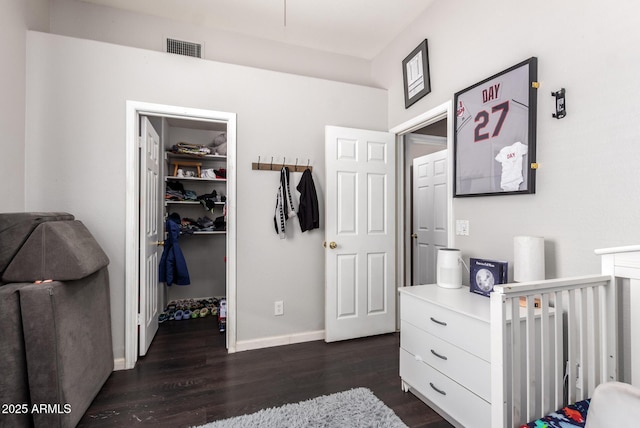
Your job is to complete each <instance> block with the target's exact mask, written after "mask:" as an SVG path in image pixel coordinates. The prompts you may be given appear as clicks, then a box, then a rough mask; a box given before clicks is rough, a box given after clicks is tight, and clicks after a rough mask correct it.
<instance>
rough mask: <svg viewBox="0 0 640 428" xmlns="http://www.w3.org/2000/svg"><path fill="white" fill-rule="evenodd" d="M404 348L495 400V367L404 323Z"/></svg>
mask: <svg viewBox="0 0 640 428" xmlns="http://www.w3.org/2000/svg"><path fill="white" fill-rule="evenodd" d="M400 331H401V333H400V346H401V347H402V349H404V350H406V351H407V352H409V353H410V354H412V355H414V356H415V357H417V359H420V360H422V361H424V362H425V363H427V364H429V365H430V366H432V367H434V368H435V369H437V370H438V371H440V372H442V373H443V374H445V375H446V376H448V377H450V378H451V379H453V380H455V381H456V382H458V383H459V384H461V385H462V386H464V387H466V388H467V389H469V390H471V391H472V392H473V393H475V394H477V395H479V396H480V397H482V398H483V399H485V400H486V401H491V364H490V363H488V362H487V361H485V360H483V359H481V358H478V357H477V356H475V355H472V354H470V353H469V352H467V351H465V350H463V349H460V348H458V347H457V346H454V345H452V344H451V343H449V342H446V341H444V340H442V339H440V338H437V337H435V336H433V335H431V334H429V333H427V332H426V331H424V330H420V329H419V328H417V327H416V326H414V325H412V324H410V323H408V322H407V321H402V324H401V330H400Z"/></svg>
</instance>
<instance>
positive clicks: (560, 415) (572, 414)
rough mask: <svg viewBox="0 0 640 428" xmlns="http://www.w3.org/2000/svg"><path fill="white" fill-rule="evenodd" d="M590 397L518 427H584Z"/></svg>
mask: <svg viewBox="0 0 640 428" xmlns="http://www.w3.org/2000/svg"><path fill="white" fill-rule="evenodd" d="M590 401H591V400H590V399H587V400H583V401H578V402H577V403H575V404H570V405H568V406H566V407H563V408H562V409H560V410H557V411H555V412H553V413H549V414H548V415H546V416H544V417H542V418H540V419H537V420H535V421H533V422H529V423H528V424H524V425H522V426H521V427H520V428H578V427H580V428H584V424H585V423H586V421H587V412H588V411H589V403H590Z"/></svg>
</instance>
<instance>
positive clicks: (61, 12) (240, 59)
mask: <svg viewBox="0 0 640 428" xmlns="http://www.w3.org/2000/svg"><path fill="white" fill-rule="evenodd" d="M51 32H52V33H55V34H61V35H65V36H72V37H78V38H82V39H90V40H99V41H103V42H109V43H116V44H120V45H125V46H133V47H138V48H144V49H150V50H159V51H164V50H165V47H164V38H165V37H173V38H177V39H179V40H185V41H190V42H196V43H203V44H204V54H203V57H204V58H206V59H210V60H213V61H221V62H227V63H231V64H240V65H246V66H250V67H258V68H263V69H267V70H275V71H283V72H287V73H294V74H299V75H302V76H311V77H320V78H323V79H330V80H336V81H341V82H348V83H356V84H362V85H371V82H372V80H371V62H370V61H368V60H364V59H360V58H354V57H350V56H346V55H337V54H332V53H328V52H323V51H319V50H314V49H307V48H302V47H296V46H292V45H286V44H283V43H278V42H273V41H269V40H262V39H257V38H255V37H250V36H243V35H241V34H237V33H231V32H228V31H221V30H216V29H212V28H206V27H202V26H197V25H193V24H187V23H182V22H178V21H174V20H169V19H165V18H160V17H155V16H150V15H143V14H139V13H133V12H128V11H124V10H119V9H115V8H110V7H105V6H99V5H95V4H91V3H85V2H81V1H78V0H52V1H51Z"/></svg>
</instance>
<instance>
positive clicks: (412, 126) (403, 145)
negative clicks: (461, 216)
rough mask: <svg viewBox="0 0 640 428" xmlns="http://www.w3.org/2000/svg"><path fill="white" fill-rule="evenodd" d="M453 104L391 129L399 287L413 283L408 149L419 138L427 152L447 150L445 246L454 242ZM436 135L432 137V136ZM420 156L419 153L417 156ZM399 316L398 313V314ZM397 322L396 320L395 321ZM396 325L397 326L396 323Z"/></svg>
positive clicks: (442, 106) (412, 154)
mask: <svg viewBox="0 0 640 428" xmlns="http://www.w3.org/2000/svg"><path fill="white" fill-rule="evenodd" d="M453 112H454V110H453V105H452V102H451V101H447V102H446V103H443V104H441V105H439V106H437V107H435V108H433V109H431V110H429V111H427V112H425V113H423V114H421V115H419V116H416V117H414V118H413V119H410V120H408V121H406V122H404V123H402V124H400V125H398V126H396V127H394V128H392V129H391V130H390V132H392V133H394V134H396V136H397V138H396V141H397V157H396V159H397V165H398V166H397V170H398V180H397V183H398V191H397V206H398V221H397V230H396V234H397V248H398V253H397V259H398V265H397V272H396V278H397V283H398V286H400V287H404V286H410V285H412V284H413V282H412V281H413V276H414V275H413V272H412V270H413V266H414V262H413V254H414V248H413V247H414V245H415V243H414V238H412V233H413V230H412V221H413V209H412V208H413V205H412V200H413V196H412V193H413V185H412V182H413V178H412V163H413V159H414V158H416V157H417V156H419V154H418V153H414V152H413V151H411V150H410V148H409V146H410V145H411V144H410V142H409V141H411V140H412V139H413V140H416V139H421V140H423V141H422V142H423V143H426V144H425V146H426V145H427V144H428V145H429V146H430V148H428V149H427V151H428V152H437V151H440V150H442V149H446V169H447V171H446V176H447V178H446V181H447V185H446V197H445V198H444V199H445V204H446V218H445V219H443V221H444V223H445V225H446V226H445V227H446V245H447V246H451V245H453V243H454V235H453V218H454V211H453V191H452V186H451V183H452V182H453V181H452V180H453V178H452V176H453V128H452V126H453V125H452V124H453V122H454V120H453ZM422 133H426V134H430V135H431V136H429V137H421V136H417V137H416V136H411V135H412V134H422ZM433 135H435V136H433ZM420 154H422V153H420ZM398 313H399V311H398ZM398 322H399V321H398ZM398 325H399V324H398Z"/></svg>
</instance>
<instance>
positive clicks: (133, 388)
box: [78, 317, 451, 428]
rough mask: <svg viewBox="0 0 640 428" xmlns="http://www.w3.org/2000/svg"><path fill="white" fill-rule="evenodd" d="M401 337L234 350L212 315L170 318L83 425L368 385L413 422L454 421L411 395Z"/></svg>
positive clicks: (208, 415) (205, 418) (186, 414)
mask: <svg viewBox="0 0 640 428" xmlns="http://www.w3.org/2000/svg"><path fill="white" fill-rule="evenodd" d="M398 346H399V335H398V334H389V335H382V336H376V337H371V338H365V339H358V340H350V341H344V342H337V343H331V344H327V343H325V342H324V341H315V342H308V343H302V344H294V345H288V346H280V347H274V348H267V349H260V350H254V351H244V352H238V353H235V354H228V353H227V351H226V349H225V346H224V335H221V334H220V333H218V331H217V324H216V322H215V319H214V318H213V317H207V318H200V319H193V320H188V321H167V322H165V323H163V324H161V325H160V329H159V331H158V334H157V336H156V338H155V339H154V341H153V343H152V344H151V348H150V350H149V353H148V354H147V356H145V357H144V358H142V359H140V360H138V363H137V365H136V367H135V369H132V370H125V371H118V372H114V373H112V374H111V376H110V377H109V379H108V380H107V382H106V384H105V385H104V387H103V389H102V390H101V391H100V393H99V394H98V396H97V397H96V398H95V400H94V401H93V403H92V405H91V407H90V408H89V409H88V410H87V412H86V414H85V415H84V416H83V418H82V420H81V421H80V424H79V425H78V426H79V427H128V426H133V425H138V426H154V427H187V426H194V425H201V424H204V423H207V422H211V421H214V420H218V419H223V418H227V417H231V416H239V415H243V414H247V413H253V412H256V411H258V410H260V409H263V408H267V407H274V406H281V405H283V404H286V403H295V402H298V401H302V400H307V399H310V398H315V397H317V396H319V395H325V394H331V393H334V392H340V391H345V390H348V389H351V388H356V387H366V388H369V389H371V390H372V391H373V393H374V394H375V395H376V396H377V397H378V398H379V399H380V400H382V401H383V402H384V403H385V404H386V405H387V406H389V407H390V408H391V409H393V411H394V412H395V413H396V414H397V415H398V416H399V417H400V418H401V419H402V420H403V421H404V423H405V424H407V425H408V426H409V427H423V428H444V427H451V425H450V424H449V423H448V422H446V421H444V420H443V419H442V418H441V417H440V416H439V415H438V414H437V413H435V412H434V411H433V410H431V409H430V408H429V407H428V406H426V405H425V404H424V403H423V402H422V401H420V400H418V399H417V398H416V397H415V396H414V395H413V394H410V393H404V392H402V390H401V388H400V377H399V376H398Z"/></svg>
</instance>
